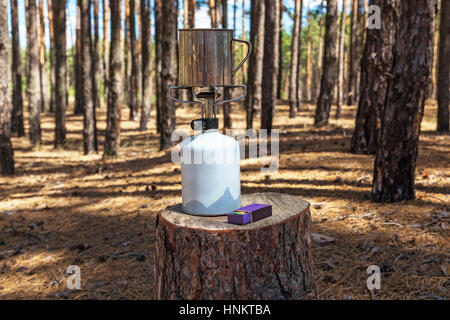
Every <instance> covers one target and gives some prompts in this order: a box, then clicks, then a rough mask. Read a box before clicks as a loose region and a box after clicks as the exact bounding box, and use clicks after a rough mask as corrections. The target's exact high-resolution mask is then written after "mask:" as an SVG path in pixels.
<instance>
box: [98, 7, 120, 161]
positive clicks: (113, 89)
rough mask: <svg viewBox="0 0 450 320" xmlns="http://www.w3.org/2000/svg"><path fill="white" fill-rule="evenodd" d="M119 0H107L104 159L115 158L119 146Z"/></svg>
mask: <svg viewBox="0 0 450 320" xmlns="http://www.w3.org/2000/svg"><path fill="white" fill-rule="evenodd" d="M121 3H122V1H121V0H109V4H110V12H111V46H110V50H109V76H108V79H109V82H108V84H109V88H108V111H107V116H106V123H107V127H106V137H105V149H104V154H103V156H104V157H116V156H117V155H118V149H119V146H120V115H121V111H122V101H121V95H120V93H121V90H122V84H121V69H122V49H121V43H120V41H121Z"/></svg>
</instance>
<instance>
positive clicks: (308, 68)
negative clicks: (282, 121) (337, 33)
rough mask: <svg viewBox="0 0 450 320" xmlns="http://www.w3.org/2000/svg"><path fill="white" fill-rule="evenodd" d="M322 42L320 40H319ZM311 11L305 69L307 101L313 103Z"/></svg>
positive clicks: (307, 33)
mask: <svg viewBox="0 0 450 320" xmlns="http://www.w3.org/2000/svg"><path fill="white" fill-rule="evenodd" d="M319 41H320V40H319ZM311 42H312V39H311V11H308V31H307V32H306V69H305V99H306V101H311V59H312V57H311V53H312V52H311Z"/></svg>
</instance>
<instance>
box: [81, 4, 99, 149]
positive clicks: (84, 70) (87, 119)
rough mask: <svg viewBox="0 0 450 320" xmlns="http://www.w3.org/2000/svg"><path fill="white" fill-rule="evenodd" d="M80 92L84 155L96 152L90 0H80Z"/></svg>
mask: <svg viewBox="0 0 450 320" xmlns="http://www.w3.org/2000/svg"><path fill="white" fill-rule="evenodd" d="M80 4H81V7H80V12H81V77H80V78H81V81H82V83H81V92H82V97H83V104H84V108H83V111H84V112H83V149H84V154H88V153H91V152H95V151H97V144H96V137H95V133H96V124H95V108H94V102H93V99H92V93H93V87H92V73H91V68H92V61H91V19H90V16H91V15H90V0H81V1H80Z"/></svg>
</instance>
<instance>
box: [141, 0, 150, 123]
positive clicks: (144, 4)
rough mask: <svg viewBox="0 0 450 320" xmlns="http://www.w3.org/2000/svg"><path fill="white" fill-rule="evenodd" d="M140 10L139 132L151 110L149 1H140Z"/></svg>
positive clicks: (147, 119) (148, 118)
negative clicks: (140, 90)
mask: <svg viewBox="0 0 450 320" xmlns="http://www.w3.org/2000/svg"><path fill="white" fill-rule="evenodd" d="M140 1H141V2H140V7H141V8H140V9H141V43H142V53H141V55H142V72H141V76H142V99H141V100H142V102H141V122H140V126H139V130H140V131H145V130H147V123H148V121H149V120H150V112H151V110H152V79H151V72H152V67H151V61H152V60H151V57H152V56H151V55H152V48H151V37H150V35H151V14H150V12H151V4H150V0H140Z"/></svg>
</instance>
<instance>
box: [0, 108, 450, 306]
mask: <svg viewBox="0 0 450 320" xmlns="http://www.w3.org/2000/svg"><path fill="white" fill-rule="evenodd" d="M304 106H305V110H304V111H303V112H300V113H299V114H298V116H297V118H295V119H289V118H288V106H287V105H286V104H285V103H284V104H283V103H280V105H278V106H277V111H276V117H275V123H274V127H275V128H279V129H280V169H279V172H278V173H276V174H272V175H267V174H264V173H261V172H260V167H261V165H260V164H258V163H257V162H255V161H254V160H243V161H242V163H241V170H242V172H241V180H242V193H243V194H246V193H255V192H271V191H273V192H284V193H289V194H292V195H296V196H298V197H301V198H303V199H305V200H307V201H309V202H310V203H311V212H312V220H313V227H312V228H313V232H314V233H317V234H321V235H326V236H329V237H331V238H328V240H332V241H325V242H324V243H321V242H320V241H319V242H317V241H314V242H313V248H312V249H313V251H312V253H313V259H314V265H315V267H314V273H315V279H316V286H317V296H316V298H317V299H371V298H372V299H441V298H443V299H450V275H449V274H450V241H449V239H450V237H449V227H450V225H449V222H450V216H449V211H450V208H449V203H450V166H449V164H450V156H449V150H450V135H448V134H437V133H436V132H435V123H436V108H437V106H436V102H435V101H434V100H430V101H428V102H427V106H426V108H425V116H424V119H423V122H422V133H421V138H420V151H419V160H418V166H417V170H416V197H417V199H416V200H414V201H405V202H401V203H396V204H388V205H386V204H378V203H373V202H371V201H370V199H369V196H370V189H371V180H372V169H373V156H371V155H354V154H351V153H349V152H348V150H349V146H350V140H351V135H352V128H353V125H354V117H355V113H356V108H355V107H348V106H344V109H343V112H342V114H343V115H342V118H341V119H340V120H338V121H336V120H334V106H333V109H332V113H331V118H332V120H331V121H330V124H329V125H328V126H327V127H324V128H320V129H316V128H314V126H313V125H312V124H313V111H314V106H313V105H312V104H306V103H305V104H304ZM97 113H98V129H99V146H100V152H99V153H98V154H93V155H82V151H81V150H82V126H83V122H82V116H74V115H73V112H72V110H70V111H68V116H67V131H68V134H67V149H66V150H64V151H57V150H54V149H53V144H52V141H53V130H54V123H53V117H52V115H51V114H48V113H46V114H43V115H42V133H43V143H42V145H41V146H40V147H39V149H38V150H32V149H31V148H30V144H29V140H28V138H27V136H25V137H21V138H17V137H14V138H13V145H14V149H15V160H16V174H15V175H14V176H12V177H8V178H5V177H0V299H151V298H152V294H153V250H154V241H155V232H154V225H155V217H156V214H157V212H158V211H160V210H162V209H164V208H165V207H166V206H168V205H173V204H176V203H178V202H180V201H181V176H180V169H179V165H176V164H173V163H172V162H171V161H170V152H161V151H159V148H158V147H159V136H158V135H157V134H156V132H155V131H156V130H155V123H154V122H155V121H154V116H155V112H154V110H152V121H151V125H150V127H149V130H148V131H147V132H139V131H138V130H137V128H138V126H139V123H138V122H133V121H128V109H127V108H125V107H124V108H123V116H122V119H123V121H122V133H121V135H122V142H121V149H120V156H119V158H118V159H116V160H106V161H104V160H102V148H103V140H104V130H105V117H106V109H105V107H102V108H101V109H99V110H98V112H97ZM199 114H200V112H199V109H197V108H192V107H190V106H187V107H184V106H181V107H179V108H178V109H177V128H188V124H189V122H190V121H191V120H192V119H194V118H198V117H199ZM27 116H28V115H26V121H25V122H26V126H28V118H27ZM232 119H233V127H234V128H236V129H239V128H240V129H243V128H244V126H245V124H244V121H245V120H244V119H245V114H244V112H243V110H242V104H240V105H234V106H233V112H232ZM255 124H259V118H257V119H255ZM333 239H334V240H333ZM374 264H375V265H378V266H379V267H380V268H381V271H382V278H381V289H380V290H377V291H375V292H374V294H371V293H370V292H369V291H368V290H367V288H366V279H367V278H368V276H369V275H368V274H367V273H366V269H367V267H368V266H370V265H374ZM69 265H78V266H80V268H81V279H82V280H81V289H80V290H69V289H67V288H66V279H67V277H68V274H67V273H66V270H67V268H68V266H69Z"/></svg>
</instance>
